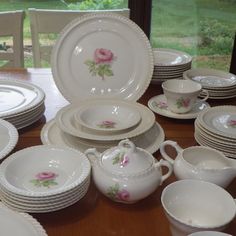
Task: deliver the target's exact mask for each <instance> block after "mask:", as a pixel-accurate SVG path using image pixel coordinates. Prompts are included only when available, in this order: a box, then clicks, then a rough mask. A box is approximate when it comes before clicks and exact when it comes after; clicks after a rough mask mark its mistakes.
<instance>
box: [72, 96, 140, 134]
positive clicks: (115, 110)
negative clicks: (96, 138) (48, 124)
mask: <svg viewBox="0 0 236 236" xmlns="http://www.w3.org/2000/svg"><path fill="white" fill-rule="evenodd" d="M74 119H75V122H77V123H78V124H79V125H82V126H85V127H86V128H89V129H92V130H95V131H122V130H126V129H129V128H131V127H133V126H135V125H137V124H138V123H139V121H140V120H141V115H140V113H139V111H138V110H137V109H135V107H134V106H132V103H128V102H123V101H118V100H117V101H109V100H108V101H105V100H98V101H93V102H87V103H85V104H83V105H81V106H78V111H77V112H76V113H75V115H74Z"/></svg>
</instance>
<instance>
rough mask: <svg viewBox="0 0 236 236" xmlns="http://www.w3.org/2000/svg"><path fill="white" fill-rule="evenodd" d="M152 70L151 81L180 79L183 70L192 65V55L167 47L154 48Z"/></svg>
mask: <svg viewBox="0 0 236 236" xmlns="http://www.w3.org/2000/svg"><path fill="white" fill-rule="evenodd" d="M153 55H154V70H153V76H152V82H159V83H160V82H163V81H165V80H168V79H182V78H183V72H184V71H186V70H189V69H190V68H191V65H192V57H191V56H190V55H189V54H187V53H185V52H181V51H177V50H174V49H168V48H154V49H153Z"/></svg>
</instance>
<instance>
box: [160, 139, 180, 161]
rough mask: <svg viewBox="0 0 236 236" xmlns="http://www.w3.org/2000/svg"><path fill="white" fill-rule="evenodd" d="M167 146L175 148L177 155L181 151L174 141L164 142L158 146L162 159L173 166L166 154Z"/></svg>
mask: <svg viewBox="0 0 236 236" xmlns="http://www.w3.org/2000/svg"><path fill="white" fill-rule="evenodd" d="M167 145H170V146H172V147H173V148H175V150H176V152H177V153H178V154H179V153H180V152H181V151H182V150H183V149H182V148H181V147H180V146H179V145H178V144H177V143H176V142H174V141H171V140H166V141H164V142H163V143H162V144H161V145H160V153H161V155H162V157H163V158H164V159H166V160H167V161H168V162H170V163H171V164H172V165H173V164H174V160H173V159H172V158H171V157H170V156H169V155H168V154H167V153H166V151H165V147H166V146H167Z"/></svg>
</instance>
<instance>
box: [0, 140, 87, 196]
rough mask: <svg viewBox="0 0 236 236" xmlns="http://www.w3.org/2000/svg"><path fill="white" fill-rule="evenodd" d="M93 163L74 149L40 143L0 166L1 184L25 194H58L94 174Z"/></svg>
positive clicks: (6, 160) (19, 193) (20, 152)
mask: <svg viewBox="0 0 236 236" xmlns="http://www.w3.org/2000/svg"><path fill="white" fill-rule="evenodd" d="M90 168H91V166H90V162H89V160H88V159H87V158H86V157H85V156H84V154H82V153H81V152H79V151H77V150H75V149H71V148H65V147H63V148H61V147H58V146H50V145H39V146H33V147H30V148H25V149H22V150H20V151H18V152H15V153H14V154H12V155H11V156H10V158H7V159H5V160H4V161H3V162H2V163H1V165H0V185H2V186H3V187H4V188H5V189H7V190H8V191H10V192H13V193H16V194H18V195H22V196H29V197H39V196H44V197H47V196H51V195H57V194H60V193H63V192H66V191H69V190H70V189H74V188H75V187H76V186H78V185H80V184H81V183H82V182H83V181H84V179H86V178H87V177H88V176H89V175H90Z"/></svg>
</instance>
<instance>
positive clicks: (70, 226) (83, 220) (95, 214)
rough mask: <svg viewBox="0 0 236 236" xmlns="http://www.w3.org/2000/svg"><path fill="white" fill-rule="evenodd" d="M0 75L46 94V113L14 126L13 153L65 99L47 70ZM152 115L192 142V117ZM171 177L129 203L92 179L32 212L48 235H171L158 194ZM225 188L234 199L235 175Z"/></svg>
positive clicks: (34, 139) (170, 134)
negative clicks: (76, 197) (77, 193)
mask: <svg viewBox="0 0 236 236" xmlns="http://www.w3.org/2000/svg"><path fill="white" fill-rule="evenodd" d="M0 78H12V79H20V80H27V81H29V82H32V83H34V84H36V85H38V86H40V87H41V88H42V89H43V90H44V91H45V93H46V96H47V98H46V101H45V103H46V111H45V115H44V116H43V117H42V118H41V119H40V120H39V121H37V122H36V123H34V124H33V125H31V126H29V127H27V128H24V129H22V130H20V131H19V132H20V138H19V142H18V144H17V146H16V148H15V149H14V151H13V152H15V151H17V150H20V149H23V148H25V147H30V146H33V145H39V144H41V140H40V131H41V129H42V127H43V126H44V124H45V123H46V122H47V121H49V120H51V119H52V118H54V116H55V114H56V112H57V111H58V110H59V109H60V108H61V107H63V106H65V105H66V104H68V102H67V101H66V100H65V99H64V98H63V97H62V95H61V94H60V92H59V91H58V89H57V87H56V86H55V84H54V81H53V78H52V75H51V72H50V70H49V69H28V70H2V71H0ZM161 93H162V90H161V88H160V85H154V84H151V85H150V86H149V88H148V89H147V91H146V92H145V94H144V95H143V96H142V98H141V99H140V100H139V102H140V103H142V104H145V105H147V102H148V100H149V99H150V98H151V97H153V96H155V95H158V94H161ZM209 103H210V104H211V105H212V106H213V105H223V104H234V105H236V99H235V98H234V99H228V100H222V101H209ZM156 120H157V121H158V122H159V124H160V125H161V126H162V127H163V129H164V131H165V135H166V139H170V140H174V141H176V142H178V143H179V145H180V146H182V147H184V148H185V147H188V146H192V145H197V143H196V141H195V140H194V137H193V133H194V126H193V120H175V119H170V118H166V117H162V116H160V115H156ZM173 154H174V153H173ZM154 156H155V157H156V158H157V159H159V158H160V153H159V152H156V153H155V154H154ZM175 180H176V179H175V177H174V175H172V176H171V178H169V179H168V180H167V181H166V182H165V183H164V184H163V185H162V186H160V187H159V188H158V189H157V190H156V191H155V192H154V193H153V194H152V195H151V196H149V197H148V198H146V199H144V200H142V201H140V202H138V203H136V204H132V205H124V204H118V203H114V202H112V201H110V200H109V199H108V198H106V197H104V196H103V195H102V194H100V193H99V192H98V191H97V190H96V188H95V186H94V185H93V183H92V184H91V185H90V188H89V191H88V193H87V194H86V196H85V197H84V198H83V199H82V200H81V201H79V202H77V203H76V204H74V205H72V206H70V207H68V208H66V209H63V210H60V211H56V212H52V213H43V214H32V215H33V217H35V218H36V219H37V220H38V221H39V222H40V223H41V224H42V226H43V227H44V228H45V230H46V231H47V233H48V235H49V236H79V235H81V236H86V235H89V236H91V235H96V236H131V235H135V236H139V235H140V236H143V235H148V236H154V235H155V236H156V235H158V236H170V235H171V234H170V231H169V226H168V221H167V219H166V217H165V215H164V211H163V209H162V206H161V202H160V195H161V192H162V190H163V188H164V187H165V186H166V185H168V184H169V183H171V182H173V181H175ZM227 190H228V191H229V192H230V194H232V196H233V197H234V198H236V180H234V181H233V182H232V183H231V185H230V186H229V187H228V188H227ZM0 232H1V229H0ZM226 232H228V233H231V234H233V235H236V220H234V221H232V222H231V224H230V225H229V226H228V227H227V229H226Z"/></svg>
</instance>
